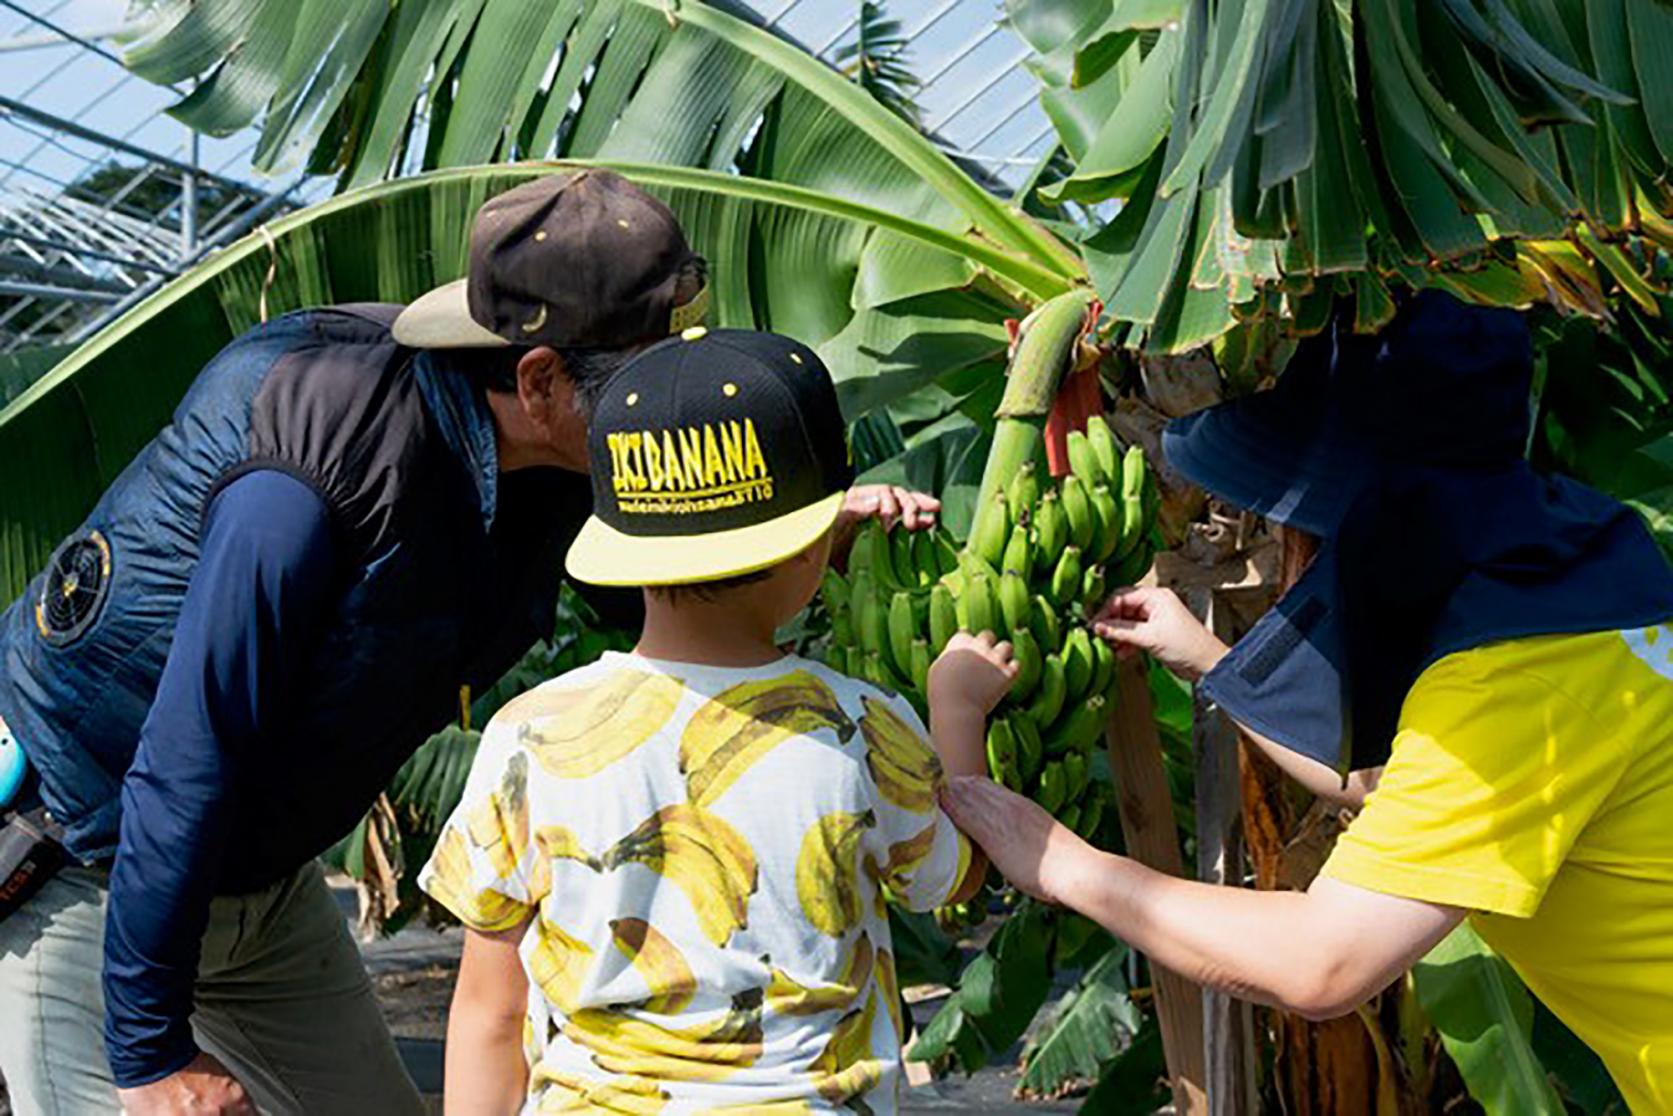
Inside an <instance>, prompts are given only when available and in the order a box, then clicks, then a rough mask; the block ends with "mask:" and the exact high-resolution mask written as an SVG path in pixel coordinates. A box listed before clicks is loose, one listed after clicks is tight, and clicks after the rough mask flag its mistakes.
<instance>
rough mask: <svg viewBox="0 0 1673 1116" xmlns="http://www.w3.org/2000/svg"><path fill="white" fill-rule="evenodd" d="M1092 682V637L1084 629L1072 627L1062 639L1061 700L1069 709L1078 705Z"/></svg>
mask: <svg viewBox="0 0 1673 1116" xmlns="http://www.w3.org/2000/svg"><path fill="white" fill-rule="evenodd" d="M1091 682H1092V637H1091V636H1089V635H1087V634H1086V629H1085V628H1081V627H1074V628H1070V629H1069V634H1068V635H1066V636H1064V637H1063V700H1064V701H1065V702H1066V703H1068V704H1069V705H1070V706H1071V707H1073V706H1075V705H1077V704H1079V703H1080V700H1081V699H1082V698H1084V697H1085V696H1086V695H1087V693H1088V692H1089V687H1090V684H1091Z"/></svg>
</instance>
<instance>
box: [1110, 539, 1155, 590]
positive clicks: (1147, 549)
mask: <svg viewBox="0 0 1673 1116" xmlns="http://www.w3.org/2000/svg"><path fill="white" fill-rule="evenodd" d="M1155 560H1156V551H1155V550H1153V549H1152V548H1151V545H1150V542H1149V540H1146V541H1144V542H1142V543H1140V544H1139V545H1138V546H1137V547H1136V548H1134V549H1133V550H1132V551H1131V552H1130V553H1128V554H1127V556H1126V557H1124V558H1122V559H1121V560H1120V561H1118V562H1116V564H1115V565H1114V566H1113V567H1111V573H1112V574H1113V575H1114V576H1113V578H1112V580H1113V581H1114V582H1115V584H1117V585H1137V584H1138V581H1139V578H1141V577H1143V576H1144V575H1145V573H1146V572H1147V571H1148V570H1149V569H1150V564H1151V563H1152V562H1154V561H1155Z"/></svg>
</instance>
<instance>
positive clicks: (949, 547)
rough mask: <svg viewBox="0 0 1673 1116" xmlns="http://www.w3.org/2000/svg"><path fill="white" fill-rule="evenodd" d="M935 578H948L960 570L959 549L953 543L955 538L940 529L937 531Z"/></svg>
mask: <svg viewBox="0 0 1673 1116" xmlns="http://www.w3.org/2000/svg"><path fill="white" fill-rule="evenodd" d="M934 554H935V570H936V573H935V576H936V577H938V578H941V577H946V576H947V575H948V574H950V573H952V572H953V571H954V570H956V569H958V547H957V546H956V545H955V544H954V543H953V537H952V536H951V535H949V534H948V533H947V532H946V531H944V530H942V529H941V528H940V527H937V528H936V529H935V547H934Z"/></svg>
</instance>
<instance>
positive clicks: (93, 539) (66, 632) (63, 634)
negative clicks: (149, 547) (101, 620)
mask: <svg viewBox="0 0 1673 1116" xmlns="http://www.w3.org/2000/svg"><path fill="white" fill-rule="evenodd" d="M108 596H110V543H109V542H108V541H107V540H106V539H105V537H104V535H102V534H100V533H99V532H98V531H89V532H87V533H86V534H85V535H73V536H71V537H70V538H68V539H65V540H64V542H62V543H61V544H59V547H58V549H57V550H55V551H53V552H52V557H51V558H50V559H49V560H48V561H47V567H46V577H45V578H44V579H43V580H42V583H41V598H40V600H38V601H36V602H35V626H36V627H37V628H39V629H40V632H41V638H42V639H44V640H46V641H47V642H48V643H50V644H52V645H53V646H54V647H62V646H64V645H65V644H66V643H70V642H73V641H74V640H76V639H79V638H80V637H81V635H82V633H84V632H86V631H87V629H88V628H89V627H91V626H92V624H93V621H94V620H97V619H98V617H99V610H100V609H101V608H103V607H104V603H105V598H106V597H108Z"/></svg>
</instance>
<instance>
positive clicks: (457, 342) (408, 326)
mask: <svg viewBox="0 0 1673 1116" xmlns="http://www.w3.org/2000/svg"><path fill="white" fill-rule="evenodd" d="M390 332H391V333H392V334H393V335H394V337H395V343H396V344H398V345H405V346H406V347H407V348H409V349H503V348H505V347H506V346H508V345H510V344H511V342H509V341H507V340H506V339H505V338H503V337H501V336H500V335H499V334H497V333H495V332H494V331H493V330H491V329H488V328H486V327H485V326H482V325H480V324H478V323H477V320H476V319H475V318H473V317H471V309H470V303H469V301H468V300H467V298H466V295H465V281H464V280H463V279H455V280H454V281H453V282H451V283H448V284H445V285H444V286H440V287H437V288H436V289H435V290H433V291H430V292H429V293H428V294H425V295H422V296H420V297H419V298H418V299H417V300H416V301H414V302H413V303H411V304H410V305H409V306H408V307H407V308H406V309H405V310H403V311H401V314H400V317H398V318H396V319H395V325H394V327H393V328H392V329H391V330H390Z"/></svg>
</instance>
